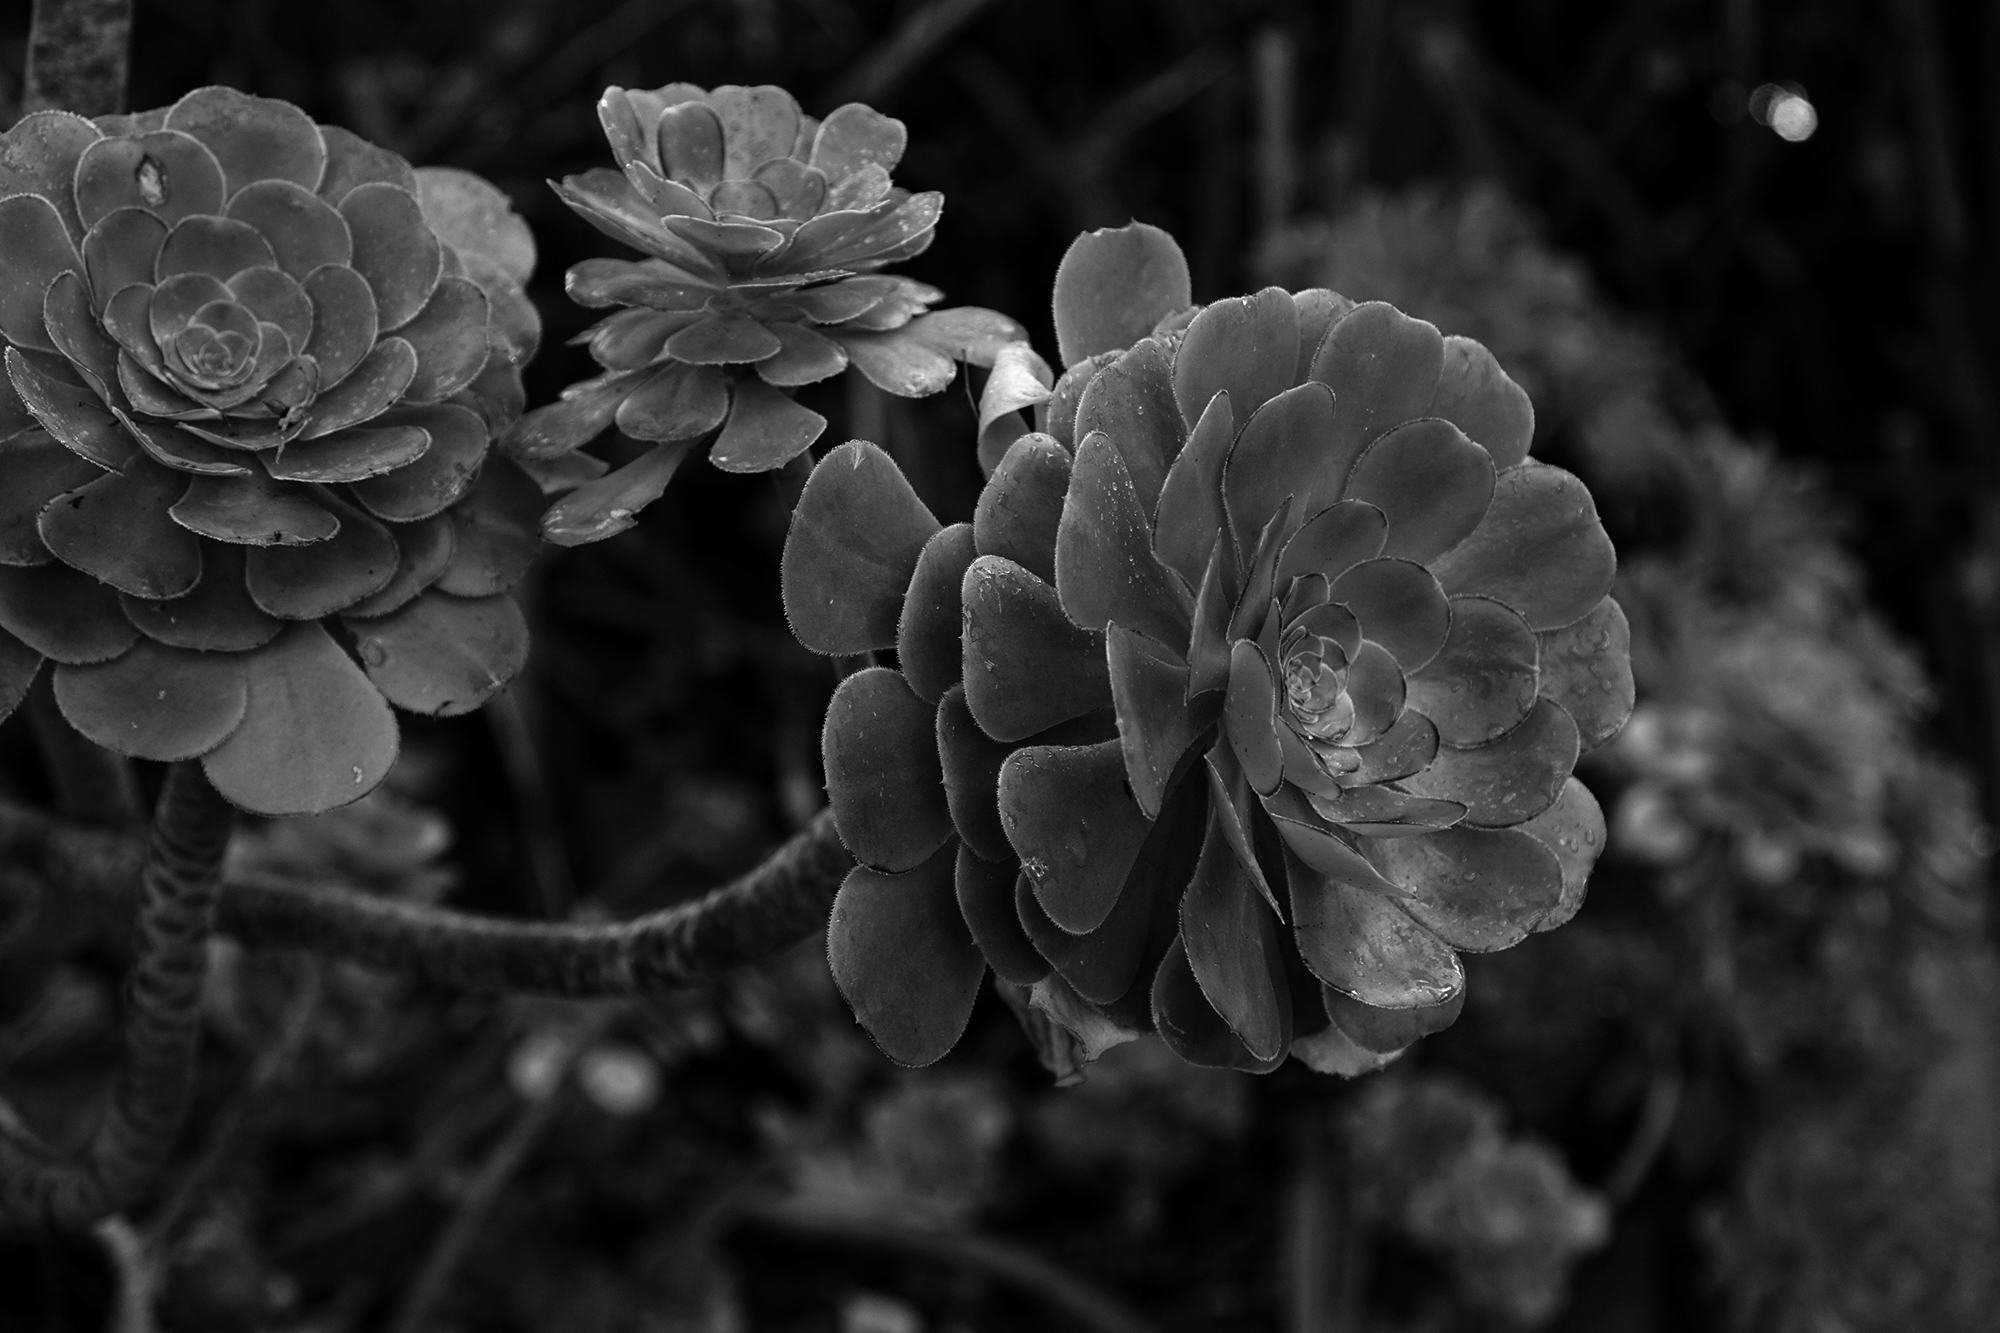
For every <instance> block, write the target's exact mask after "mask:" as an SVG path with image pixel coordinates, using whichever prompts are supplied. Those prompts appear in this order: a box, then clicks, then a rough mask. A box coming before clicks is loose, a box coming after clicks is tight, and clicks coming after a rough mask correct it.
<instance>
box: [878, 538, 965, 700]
mask: <svg viewBox="0 0 2000 1333" xmlns="http://www.w3.org/2000/svg"><path fill="white" fill-rule="evenodd" d="M976 554H977V553H976V552H975V551H974V550H973V540H972V525H971V524H970V523H954V524H952V525H951V526H950V527H948V528H940V529H938V530H937V531H936V532H934V533H932V534H931V539H930V540H929V541H928V542H925V543H924V549H923V551H922V552H921V553H920V554H919V555H918V556H917V567H916V570H915V571H914V572H913V573H912V574H911V575H910V587H909V591H908V592H907V594H906V595H905V596H904V598H903V615H902V619H901V620H900V621H899V622H898V624H897V626H896V660H897V662H898V663H899V664H900V665H901V666H902V669H903V676H904V678H905V679H906V680H907V681H908V683H909V686H910V688H911V689H912V690H914V691H915V692H916V695H917V697H918V698H920V699H922V700H923V701H924V702H925V703H936V702H937V701H938V700H939V699H940V698H942V697H943V695H944V692H945V691H946V690H948V689H950V688H951V687H952V686H953V685H956V684H957V683H958V678H959V671H960V667H961V665H962V664H963V661H964V649H963V637H964V636H963V633H962V631H961V622H962V620H963V611H964V608H963V604H962V603H961V602H960V600H959V585H960V584H961V583H962V582H964V579H965V571H966V567H967V566H969V565H970V564H971V563H972V561H973V559H974V557H975V555H976Z"/></svg>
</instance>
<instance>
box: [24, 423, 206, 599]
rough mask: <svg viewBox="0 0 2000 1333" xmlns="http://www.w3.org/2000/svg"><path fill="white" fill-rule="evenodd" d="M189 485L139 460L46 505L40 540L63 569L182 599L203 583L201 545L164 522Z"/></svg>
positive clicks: (128, 589)
mask: <svg viewBox="0 0 2000 1333" xmlns="http://www.w3.org/2000/svg"><path fill="white" fill-rule="evenodd" d="M9 480H10V482H11V481H13V479H12V478H11V477H10V478H9ZM15 484H18V483H15ZM187 486H188V478H187V476H186V475H185V474H184V473H178V472H170V471H168V470H167V469H166V468H163V467H161V466H160V465H159V464H158V463H155V462H153V461H152V460H151V459H150V458H145V457H139V458H134V459H133V460H132V461H131V462H130V463H127V464H126V465H125V470H124V471H123V472H122V473H121V472H110V473H104V474H101V475H100V476H98V478H97V479H96V480H94V481H92V482H90V483H89V484H88V485H85V486H83V487H80V488H79V489H77V490H74V491H70V492H69V493H67V494H65V495H58V496H57V497H56V498H55V499H53V500H51V501H49V503H48V507H47V508H45V509H43V510H42V515H41V521H40V524H39V527H40V531H41V534H42V540H43V541H44V542H46V543H47V544H48V548H49V549H50V550H51V551H53V552H55V554H56V556H57V558H58V559H60V560H62V561H63V563H65V564H67V565H70V566H72V567H74V568H76V569H80V570H82V571H83V572H84V573H86V574H89V575H91V576H92V577H94V578H96V579H98V580H100V581H102V582H104V583H108V584H110V585H111V586H112V587H114V588H116V589H117V590H118V591H120V592H124V593H130V594H132V595H133V596H135V597H149V598H155V599H164V598H169V597H179V596H181V595H182V594H183V593H186V592H188V591H189V590H190V589H192V588H193V587H194V586H195V584H196V583H197V582H198V581H199V580H200V578H201V541H200V539H199V538H197V537H196V536H195V535H194V534H193V533H191V532H189V531H188V530H187V529H186V528H183V527H181V526H180V525H179V524H178V523H175V522H174V521H173V520H172V519H171V518H169V517H168V516H167V507H168V506H169V505H171V504H173V503H174V502H175V501H177V500H179V499H180V497H181V492H183V491H184V490H186V489H187Z"/></svg>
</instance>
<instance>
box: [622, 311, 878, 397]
mask: <svg viewBox="0 0 2000 1333" xmlns="http://www.w3.org/2000/svg"><path fill="white" fill-rule="evenodd" d="M628 313H629V312H628ZM769 328H770V330H771V332H772V333H773V334H774V335H775V336H776V337H777V339H778V353H777V355H776V356H770V357H766V358H764V360H762V361H759V362H758V363H757V378H759V379H761V380H763V381H764V383H766V384H771V385H776V386H777V387H779V388H781V389H792V388H797V387H798V386H800V385H802V384H817V383H819V382H820V381H821V380H823V379H830V378H832V377H833V376H835V375H838V374H839V373H840V372H841V371H843V370H845V369H847V349H846V348H845V347H842V346H841V345H840V344H839V343H837V342H835V341H834V340H833V339H831V338H829V337H827V336H826V335H825V334H823V333H819V332H817V331H815V330H814V329H811V328H809V327H807V326H806V325H804V324H790V323H785V324H772V325H770V326H769Z"/></svg>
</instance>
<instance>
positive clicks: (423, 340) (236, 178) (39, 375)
mask: <svg viewBox="0 0 2000 1333" xmlns="http://www.w3.org/2000/svg"><path fill="white" fill-rule="evenodd" d="M0 251H4V253H5V256H6V263H5V265H4V266H0V335H4V337H5V339H6V344H7V347H6V366H7V376H6V381H5V383H4V385H0V628H4V631H5V633H4V637H0V703H4V704H5V705H6V706H7V707H8V708H9V709H11V708H12V706H13V705H14V704H16V703H18V702H19V700H20V698H21V696H22V694H23V693H24V692H25V690H26V689H27V687H28V684H29V682H30V681H31V680H32V679H33V677H34V675H35V673H36V672H37V671H38V670H39V669H40V666H41V663H42V661H43V659H44V658H47V659H52V660H53V661H54V662H55V663H56V666H55V669H54V690H55V697H56V701H57V703H58V704H59V705H60V706H61V709H62V712H63V714H64V716H65V717H67V718H68V719H69V721H70V722H71V724H72V725H73V726H75V727H76V728H77V730H78V731H80V732H82V733H83V734H84V735H85V736H88V737H89V738H90V739H92V740H94V741H96V742H98V743H99V744H102V745H105V746H107V747H109V748H111V749H114V750H117V751H119V752H121V753H124V754H128V755H133V756H136V757H140V758H145V759H155V760H163V761H172V760H185V759H194V758H200V759H201V760H202V762H203V764H204V767H205V768H206V770H207V772H208V775H209V778H210V780H211V781H212V782H213V783H214V784H215V786H216V787H217V789H218V790H220V791H221V792H222V793H223V794H224V795H225V796H227V797H228V798H229V799H230V800H231V801H233V802H235V803H236V804H237V805H239V806H242V807H244V808H246V809H250V810H255V811H261V812H265V813H272V814H288V813H297V812H301V811H313V810H323V809H326V808H329V807H331V806H334V805H339V804H342V803H344V802H346V801H349V800H353V799H354V798H356V797H359V796H361V795H363V794H365V793H366V792H367V791H369V790H370V789H371V788H373V787H374V785H375V784H376V783H377V782H378V781H380V779H381V778H382V776H383V774H384V773H385V772H386V771H387V769H388V767H389V764H390V763H391V762H392V761H393V759H394V757H395V754H396V749H397V727H396V723H395V719H394V717H393V715H392V713H391V711H390V705H392V704H393V705H395V706H397V707H401V708H405V709H409V710H411V711H415V712H421V713H428V714H441V713H453V712H460V711H464V710H466V709H470V708H473V707H476V706H477V705H478V704H479V703H481V702H482V701H484V700H485V699H486V698H487V697H488V696H490V695H491V694H492V693H493V692H494V691H495V690H497V689H498V688H500V687H501V686H502V685H504V684H505V683H506V681H507V680H508V678H509V677H510V676H512V674H513V673H514V672H515V670H517V669H518V668H519V666H520V664H521V661H522V658H523V656H524V654H525V650H526V630H525V627H524V625H523V623H522V620H521V616H520V612H519V611H518V610H517V609H516V608H515V606H514V604H513V602H512V601H511V600H510V599H509V598H508V597H507V596H506V595H505V594H506V591H507V588H508V587H509V586H510V585H511V584H512V583H513V582H514V581H515V580H516V579H517V578H518V577H519V576H520V575H521V574H522V573H523V572H524V571H525V569H526V567H527V565H528V563H529V561H530V560H531V559H532V558H533V555H534V552H535V550H536V547H537V545H538V543H539V538H538V536H537V534H536V531H535V523H536V520H537V518H538V517H539V514H540V511H541V507H542V506H541V494H540V490H539V488H538V487H537V486H536V484H535V483H534V482H533V481H531V480H530V479H529V477H528V476H527V475H526V474H525V473H523V472H522V471H521V470H520V469H519V468H517V467H516V466H515V465H514V464H513V463H511V462H508V461H507V460H504V459H489V458H488V457H487V455H488V445H489V443H490V441H491V439H492V437H493V435H494V434H495V433H496V432H497V431H500V430H504V429H505V428H506V427H507V426H509V425H511V424H512V422H513V420H514V419H516V418H517V417H518V416H519V413H520V410H521V407H522V405H523V394H522V392H521V384H520V373H519V367H520V365H521V364H522V363H523V362H524V361H525V360H526V359H527V358H528V357H529V356H530V355H532V354H533V352H534V349H535V344H536V341H537V339H538V337H539V334H540V326H539V322H538V320H537V318H536V315H535V312H534V308H533V306H532V305H530V304H529V303H528V300H527V297H526V295H525V293H524V292H523V290H522V284H523V283H524V282H525V281H526V280H527V278H528V276H529V274H530V273H531V272H532V270H533V268H534V262H535V251H534V242H533V239H532V238H531V237H530V235H529V234H528V231H527V227H526V225H525V224H524V223H523V222H522V221H521V219H520V218H519V217H517V216H515V215H514V214H513V213H512V211H511V210H510V208H509V206H508V204H507V200H506V196H504V195H503V194H501V193H500V192H499V191H498V190H496V189H494V188H493V187H492V186H491V185H489V184H487V183H486V182H485V181H483V180H481V179H479V178H478V177H476V176H473V175H470V174H469V173H466V172H461V171H453V170H445V169H425V170H421V171H419V170H413V169H412V168H411V166H410V164H409V163H407V162H405V161H404V160H403V159H402V158H400V157H397V156H396V155H395V154H393V153H389V152H386V151H384V150H383V149H380V148H377V147H375V146H373V145H371V144H369V143H366V142H365V141H363V140H361V139H359V138H357V137H356V136H354V135H352V134H350V133H348V132H347V131H345V130H341V129H337V128H334V127H331V126H321V125H318V124H315V123H314V122H313V121H312V119H311V118H310V117H308V116H307V115H306V114H305V113H304V112H303V111H301V110H299V108H297V107H295V106H292V105H291V104H289V103H287V102H280V101H274V100H271V99H267V98H259V97H250V96H247V95H245V94H243V93H240V92H236V91H234V90H232V89H227V88H203V89H199V90H197V91H195V92H192V93H189V94H188V95H187V96H186V97H183V98H182V99H181V100H180V101H178V102H176V103H175V104H174V105H173V106H171V107H166V108H162V109H159V110H155V111H149V112H144V113H141V114H137V115H130V116H108V117H104V118H102V119H100V120H98V121H95V122H92V121H89V120H85V119H83V118H82V117H80V116H74V115H70V114H68V113H65V112H58V111H43V112H36V113H34V114H32V115H29V116H27V117H24V118H23V119H22V120H21V121H20V122H19V123H18V124H16V125H15V126H14V127H13V129H12V130H10V131H9V132H8V133H7V135H6V136H5V142H4V153H0Z"/></svg>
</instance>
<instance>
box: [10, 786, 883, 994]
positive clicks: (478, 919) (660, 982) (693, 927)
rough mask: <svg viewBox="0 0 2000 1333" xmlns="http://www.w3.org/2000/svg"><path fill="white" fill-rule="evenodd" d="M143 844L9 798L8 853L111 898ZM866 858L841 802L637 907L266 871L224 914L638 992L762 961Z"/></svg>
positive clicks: (412, 964)
mask: <svg viewBox="0 0 2000 1333" xmlns="http://www.w3.org/2000/svg"><path fill="white" fill-rule="evenodd" d="M136 851H137V849H136V847H135V846H134V844H133V841H132V840H131V839H129V838H126V837H123V836H121V835H118V834H110V833H102V832H98V831H96V830H89V829H83V828H79V827H76V826H74V825H70V824H65V823H63V822H61V821H58V820H54V819H51V818H50V817H49V816H48V815H45V814H43V813H41V812H40V811H36V810H32V809H29V808H27V807H24V806H20V805H16V804H13V803H11V802H5V801H0V860H5V861H8V862H11V863H14V864H18V865H21V866H22V867H23V868H25V869H28V870H31V871H33V872H35V873H38V874H40V875H41V876H42V877H43V878H44V879H46V880H47V881H48V882H49V883H50V884H52V885H55V886H58V887H60V888H62V889H64V890H67V891H69V892H72V893H79V894H82V895H84V896H86V897H88V898H90V899H92V900H93V901H94V902H95V904H96V905H97V907H98V908H99V910H100V912H103V913H111V914H117V913H120V912H123V911H129V910H130V909H129V908H128V907H126V906H125V898H126V896H127V895H128V894H129V892H130V889H129V885H130V884H131V881H132V876H133V875H134V873H135V867H136V860H137V856H136ZM853 866H854V861H853V858H852V857H850V856H849V855H848V854H847V849H846V848H845V847H843V846H842V845H841V842H840V835H839V833H837V832H836V831H835V830H834V827H833V816H832V815H831V813H830V812H827V811H821V812H820V813H819V814H818V815H817V816H815V817H814V819H813V821H812V822H811V823H810V824H808V825H807V826H806V827H805V828H804V829H803V830H801V831H800V832H799V833H797V834H795V835H793V836H792V838H790V839H789V840H788V841H786V842H785V843H784V844H783V845H781V846H780V847H779V848H778V849H777V850H776V851H774V852H772V853H771V855H770V856H768V857H766V858H765V859H764V861H763V862H762V863H761V864H760V865H758V866H757V867H756V868H754V869H753V870H751V871H750V872H749V873H747V874H745V875H743V876H741V877H740V878H738V879H735V880H733V881H731V882H730V883H728V884H725V885H723V886H721V887H720V888H717V889H715V890H713V891H711V892H710V893H708V894H706V895H705V896H703V897H701V898H698V899H696V900H695V901H693V902H689V903H682V904H681V905H679V906H677V907H670V908H666V909H665V910H663V911H658V912H652V913H649V914H648V915H646V916H642V917H636V918H634V919H632V920H630V921H620V922H613V923H609V924H604V925H574V924H567V923H545V922H530V921H509V920H499V919H495V918H492V917H482V916H476V915H473V914H471V913H468V912H456V911H452V910H450V909H449V908H441V907H429V906H425V905H423V904H420V903H410V902H403V901H399V900H396V899H390V898H377V897H372V896H369V895H366V894H362V893H357V892H354V891H352V890H349V889H344V888H339V887H334V886H326V885H311V884H299V883H292V882H280V881H275V880H255V881H235V882H231V883H229V884H226V885H224V886H223V888H222V898H221V903H220V908H219V911H218V914H217V922H216V925H217V928H218V929H219V930H221V931H222V932H223V933H224V934H227V935H232V936H234V937H235V938H237V939H239V940H241V941H243V942H244V943H245V944H251V945H262V946H265V947H270V948H289V949H304V950H308V951H310V952H312V953H317V954H321V955H323V956H326V957H332V958H348V959H352V960H353V961H355V962H360V963H367V964H370V965H372V966H375V967H380V968H385V969H388V970H390V971H397V972H404V973H408V974H411V975H414V976H418V977H422V978H423V979H424V980H426V981H429V982H431V983H432V984H433V985H438V986H444V987H449V988H453V989H470V990H497V991H517V992H535V993H539V994H548V995H572V996H591V995H634V994H644V993H648V992H654V991H662V990H672V989H675V988H678V987H682V986H688V985H692V984H694V983H696V982H699V981H703V980H706V979H708V978H711V977H714V976H718V975H720V974H721V973H724V972H727V971H729V970H730V969H731V968H735V967H739V966H742V965H743V964H745V963H755V962H762V961H763V960H765V959H767V958H771V957H773V956H775V955H777V954H779V953H782V952H783V951H784V950H786V949H788V948H790V947H791V946H792V945H794V944H796V943H798V942H799V941H800V940H802V939H804V938H805V937H806V936H808V935H810V934H812V933H814V932H815V931H818V930H821V929H824V928H825V926H826V917H827V912H828V910H829V909H830V908H831V907H832V904H833V896H834V894H835V893H836V892H838V891H839V889H840V884H841V881H842V880H843V879H845V878H846V876H847V872H848V871H849V870H851V869H852V868H853ZM4 891H5V883H4V881H0V892H4Z"/></svg>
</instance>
